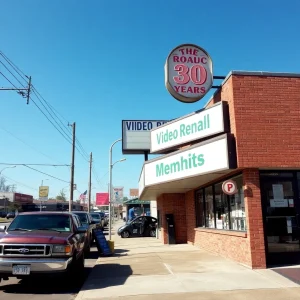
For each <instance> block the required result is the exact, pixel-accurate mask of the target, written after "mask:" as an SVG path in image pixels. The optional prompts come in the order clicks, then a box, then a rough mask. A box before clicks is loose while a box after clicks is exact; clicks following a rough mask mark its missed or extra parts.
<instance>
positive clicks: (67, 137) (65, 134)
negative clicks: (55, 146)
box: [33, 90, 72, 141]
mask: <svg viewBox="0 0 300 300" xmlns="http://www.w3.org/2000/svg"><path fill="white" fill-rule="evenodd" d="M33 93H34V94H35V95H36V97H37V99H38V100H39V101H40V103H41V104H42V105H43V107H44V108H45V109H46V111H47V112H48V114H49V116H50V117H51V118H52V119H53V121H54V122H55V123H56V124H57V126H58V127H59V128H60V129H61V130H62V132H63V134H64V136H65V137H66V139H70V141H72V139H71V137H70V136H69V135H68V133H66V132H65V129H64V128H63V127H62V126H61V125H60V124H59V123H58V122H57V121H56V120H55V118H54V117H53V115H52V114H51V113H50V112H49V110H48V108H47V107H46V106H45V105H44V103H43V102H42V101H41V100H40V98H39V97H38V95H37V93H36V92H35V90H33ZM52 124H53V123H52Z"/></svg>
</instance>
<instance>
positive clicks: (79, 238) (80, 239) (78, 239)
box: [73, 215, 86, 255]
mask: <svg viewBox="0 0 300 300" xmlns="http://www.w3.org/2000/svg"><path fill="white" fill-rule="evenodd" d="M73 222H74V224H75V227H76V228H75V229H76V230H77V228H79V227H81V226H82V225H81V222H80V220H79V218H78V216H76V215H74V216H73ZM85 239H86V237H85V234H84V233H75V234H74V240H73V241H74V243H75V247H76V250H77V253H78V255H80V254H81V252H82V251H83V249H84V243H85Z"/></svg>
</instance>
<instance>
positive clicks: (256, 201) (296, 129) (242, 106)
mask: <svg viewBox="0 0 300 300" xmlns="http://www.w3.org/2000/svg"><path fill="white" fill-rule="evenodd" d="M299 90H300V74H282V73H264V72H239V71H232V72H231V73H230V74H229V75H228V76H227V77H226V79H225V80H224V82H223V83H222V86H221V88H220V89H218V90H217V91H216V93H215V94H214V96H213V97H212V98H211V99H210V101H209V102H208V103H207V105H206V106H205V108H204V110H201V111H199V112H195V113H194V116H188V117H187V118H186V120H189V119H192V118H197V116H199V120H198V123H197V124H198V125H199V124H200V125H201V126H200V125H199V127H197V126H195V127H193V124H195V123H192V124H190V125H187V124H185V125H184V124H183V125H180V126H181V127H178V132H180V134H181V136H180V134H178V137H177V138H175V136H176V131H175V130H173V132H172V128H173V129H174V127H172V126H175V125H174V124H175V123H173V122H175V121H176V120H175V121H172V122H170V123H169V124H165V125H163V126H162V127H161V128H162V130H163V129H164V128H165V133H164V134H165V135H164V137H165V138H163V139H162V141H161V144H166V148H165V149H163V147H162V145H159V146H158V147H157V149H158V151H157V152H156V153H162V154H163V155H162V156H159V157H158V158H155V159H153V160H150V161H147V162H145V164H144V166H143V170H142V172H141V178H140V188H139V190H140V199H141V200H143V199H154V198H155V199H156V200H157V210H158V216H159V225H160V235H159V236H160V238H161V240H162V242H163V243H168V242H170V236H169V235H170V234H171V232H172V231H170V228H169V225H170V223H169V219H168V218H167V216H170V215H172V218H173V219H174V224H173V225H174V226H173V228H175V233H174V235H175V242H176V243H191V244H194V245H196V246H198V247H200V248H203V249H206V250H208V251H211V252H214V253H216V254H219V255H221V256H223V257H226V258H230V259H232V260H235V261H237V262H240V263H242V264H245V265H248V266H250V267H252V268H266V267H268V266H272V265H275V264H276V265H278V264H287V263H289V264H297V263H300V219H299V215H300V93H299ZM221 106H222V109H223V110H222V111H223V115H222V117H224V118H223V119H222V124H223V126H221V127H220V128H221V130H215V131H214V130H211V128H213V126H215V124H217V122H218V120H219V119H220V117H218V116H219V115H217V114H215V111H217V109H219V108H218V107H221ZM203 115H204V116H205V115H206V119H205V118H204V117H203ZM183 121H184V120H183ZM183 121H182V122H183ZM167 126H169V127H167ZM205 126H206V131H207V133H206V134H204V133H202V135H201V134H200V133H199V131H200V130H202V131H203V132H204V131H205V130H204V129H205ZM216 126H217V125H216ZM181 129H182V130H181ZM183 129H184V130H183ZM197 130H198V133H197ZM170 132H171V134H170ZM178 132H177V133H178ZM162 134H163V133H162ZM193 134H194V135H195V136H196V137H195V138H194V139H193V138H190V140H189V138H188V136H190V137H192V135H193ZM180 139H181V141H182V143H181V144H178V143H180ZM157 140H158V139H157ZM152 143H153V140H152V136H151V146H153V147H154V148H155V147H156V146H157V145H152ZM168 145H169V148H168ZM159 147H160V152H159ZM166 150H167V151H166ZM228 179H231V180H233V182H235V184H236V187H237V189H236V192H235V193H234V194H232V195H228V194H225V193H224V191H223V188H222V185H223V183H224V181H225V180H228Z"/></svg>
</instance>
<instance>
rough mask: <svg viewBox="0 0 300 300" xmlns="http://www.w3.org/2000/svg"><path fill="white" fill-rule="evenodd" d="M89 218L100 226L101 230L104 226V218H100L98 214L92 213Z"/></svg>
mask: <svg viewBox="0 0 300 300" xmlns="http://www.w3.org/2000/svg"><path fill="white" fill-rule="evenodd" d="M91 216H92V218H93V220H94V221H95V222H97V224H100V225H101V227H102V228H103V227H104V226H105V224H104V218H103V217H102V216H101V214H100V213H98V212H92V213H91Z"/></svg>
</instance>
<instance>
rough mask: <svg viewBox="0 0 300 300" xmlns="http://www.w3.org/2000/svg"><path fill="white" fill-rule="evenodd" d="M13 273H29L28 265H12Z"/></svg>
mask: <svg viewBox="0 0 300 300" xmlns="http://www.w3.org/2000/svg"><path fill="white" fill-rule="evenodd" d="M12 273H13V275H29V274H30V266H27V265H14V266H13V267H12Z"/></svg>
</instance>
